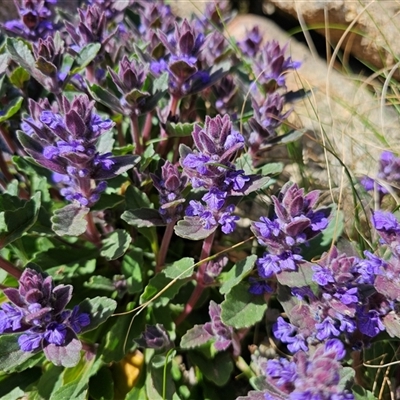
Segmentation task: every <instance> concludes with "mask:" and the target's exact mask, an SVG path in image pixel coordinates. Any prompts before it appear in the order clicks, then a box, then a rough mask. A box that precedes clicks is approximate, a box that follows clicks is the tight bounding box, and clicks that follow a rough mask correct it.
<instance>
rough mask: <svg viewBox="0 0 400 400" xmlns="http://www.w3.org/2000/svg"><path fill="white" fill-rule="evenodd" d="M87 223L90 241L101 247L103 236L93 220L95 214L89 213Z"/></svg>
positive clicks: (87, 233)
mask: <svg viewBox="0 0 400 400" xmlns="http://www.w3.org/2000/svg"><path fill="white" fill-rule="evenodd" d="M86 221H87V228H86V235H87V236H88V238H89V240H90V241H91V242H92V243H93V244H94V245H95V246H96V247H97V248H100V247H101V236H100V233H99V231H98V230H97V228H96V225H95V223H94V220H93V214H92V213H91V212H89V213H88V214H87V215H86Z"/></svg>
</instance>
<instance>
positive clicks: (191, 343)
mask: <svg viewBox="0 0 400 400" xmlns="http://www.w3.org/2000/svg"><path fill="white" fill-rule="evenodd" d="M211 339H214V336H212V335H211V334H209V333H208V332H207V331H205V330H204V329H203V325H195V326H194V327H193V328H191V329H189V330H188V331H187V332H186V333H185V334H184V335H183V336H182V339H181V344H180V346H181V347H182V349H192V348H194V347H199V346H202V345H203V344H205V343H207V342H208V341H209V340H211Z"/></svg>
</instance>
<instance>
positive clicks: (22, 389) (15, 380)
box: [0, 368, 41, 400]
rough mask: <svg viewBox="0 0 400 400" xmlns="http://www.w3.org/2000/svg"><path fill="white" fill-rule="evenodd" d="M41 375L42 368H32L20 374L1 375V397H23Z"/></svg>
mask: <svg viewBox="0 0 400 400" xmlns="http://www.w3.org/2000/svg"><path fill="white" fill-rule="evenodd" d="M40 375H41V369H40V368H30V369H28V370H26V371H23V372H20V373H18V374H10V375H2V376H0V399H1V400H15V399H23V398H24V397H25V396H24V395H26V393H27V392H29V386H30V385H32V384H34V383H35V382H36V381H37V380H38V379H39V378H40Z"/></svg>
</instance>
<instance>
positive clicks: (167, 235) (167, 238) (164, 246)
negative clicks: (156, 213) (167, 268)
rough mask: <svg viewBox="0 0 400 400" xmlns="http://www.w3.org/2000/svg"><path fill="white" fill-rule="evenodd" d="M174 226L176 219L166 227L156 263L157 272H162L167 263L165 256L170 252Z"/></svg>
mask: <svg viewBox="0 0 400 400" xmlns="http://www.w3.org/2000/svg"><path fill="white" fill-rule="evenodd" d="M174 226H175V220H172V221H171V222H169V223H168V225H167V227H166V228H165V232H164V236H163V238H162V241H161V246H160V251H159V252H158V256H157V263H156V274H157V273H159V272H161V270H162V267H163V265H164V264H165V258H166V256H167V253H168V247H169V244H170V243H171V238H172V234H173V233H174Z"/></svg>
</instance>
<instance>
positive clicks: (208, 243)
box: [175, 231, 215, 326]
mask: <svg viewBox="0 0 400 400" xmlns="http://www.w3.org/2000/svg"><path fill="white" fill-rule="evenodd" d="M214 236H215V231H214V232H213V233H212V234H211V235H210V236H208V237H207V238H206V239H205V240H204V242H203V248H202V249H201V255H200V260H204V259H205V258H207V257H209V256H210V253H211V248H212V245H213V242H214ZM206 267H207V263H206V262H205V263H203V264H201V265H200V267H199V269H198V271H197V274H196V280H197V285H196V287H195V288H194V290H193V293H192V295H191V296H190V298H189V300H188V302H187V303H186V306H185V309H184V310H183V311H182V313H181V314H180V315H179V316H178V318H177V319H176V320H175V324H176V326H178V325H179V324H180V323H181V322H183V321H184V320H185V319H186V317H187V316H188V315H189V314H190V313H191V312H192V311H193V309H194V307H195V306H196V304H197V302H198V301H199V299H200V296H201V295H202V293H203V290H204V288H205V287H206V285H205V284H204V274H205V272H206Z"/></svg>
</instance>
